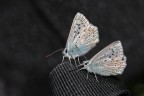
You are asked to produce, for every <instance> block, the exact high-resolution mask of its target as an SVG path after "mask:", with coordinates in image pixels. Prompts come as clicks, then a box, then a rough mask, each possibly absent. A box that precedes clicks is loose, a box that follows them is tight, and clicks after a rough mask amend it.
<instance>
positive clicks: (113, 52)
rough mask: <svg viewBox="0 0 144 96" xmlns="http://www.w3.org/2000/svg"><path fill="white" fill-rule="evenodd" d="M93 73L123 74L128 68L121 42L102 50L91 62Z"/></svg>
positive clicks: (104, 74) (105, 74)
mask: <svg viewBox="0 0 144 96" xmlns="http://www.w3.org/2000/svg"><path fill="white" fill-rule="evenodd" d="M90 66H93V72H94V73H97V74H100V75H103V76H110V75H118V74H122V73H123V71H124V68H125V67H126V57H125V56H124V53H123V48H122V45H121V42H120V41H115V42H113V43H111V44H110V45H108V46H107V47H105V48H104V49H102V50H101V51H100V52H99V53H98V54H96V55H95V56H94V57H93V58H92V59H91V60H90Z"/></svg>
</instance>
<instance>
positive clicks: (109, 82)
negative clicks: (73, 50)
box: [49, 62, 130, 96]
mask: <svg viewBox="0 0 144 96" xmlns="http://www.w3.org/2000/svg"><path fill="white" fill-rule="evenodd" d="M78 69H79V68H78V67H75V66H74V65H73V64H71V63H69V62H64V63H62V64H59V65H58V66H57V67H56V68H54V69H53V70H52V71H51V73H50V76H49V77H50V85H51V93H50V94H51V96H130V93H129V91H128V90H127V89H126V88H125V86H123V83H122V82H121V81H120V80H119V79H118V78H117V77H113V76H109V77H105V76H100V75H97V78H98V81H97V80H96V78H95V76H94V74H92V73H89V74H88V78H87V71H86V70H80V71H78Z"/></svg>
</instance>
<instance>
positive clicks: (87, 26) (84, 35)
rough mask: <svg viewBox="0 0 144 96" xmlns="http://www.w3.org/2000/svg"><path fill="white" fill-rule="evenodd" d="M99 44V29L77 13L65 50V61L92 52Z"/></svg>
mask: <svg viewBox="0 0 144 96" xmlns="http://www.w3.org/2000/svg"><path fill="white" fill-rule="evenodd" d="M98 42H99V34H98V28H97V27H96V26H94V25H92V24H91V23H89V21H88V20H87V18H86V17H85V16H84V15H83V14H81V13H79V12H78V13H77V14H76V16H75V17H74V20H73V23H72V26H71V29H70V33H69V36H68V39H67V43H66V47H65V48H64V50H63V52H62V53H63V59H62V62H63V60H64V57H67V58H69V60H70V59H74V60H75V58H76V57H79V56H82V55H84V54H86V53H87V52H88V51H90V50H91V49H92V48H93V47H94V46H96V43H98ZM78 59H79V58H78Z"/></svg>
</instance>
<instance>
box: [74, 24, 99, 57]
mask: <svg viewBox="0 0 144 96" xmlns="http://www.w3.org/2000/svg"><path fill="white" fill-rule="evenodd" d="M98 42H99V34H98V28H97V27H96V26H93V25H92V24H90V25H89V26H88V27H87V28H86V29H84V30H83V33H81V34H79V35H78V36H77V38H76V39H75V41H74V43H75V46H76V47H77V49H78V50H79V51H78V53H79V56H81V55H83V54H86V53H87V52H88V51H89V50H91V49H92V48H93V47H94V46H95V45H96V43H98Z"/></svg>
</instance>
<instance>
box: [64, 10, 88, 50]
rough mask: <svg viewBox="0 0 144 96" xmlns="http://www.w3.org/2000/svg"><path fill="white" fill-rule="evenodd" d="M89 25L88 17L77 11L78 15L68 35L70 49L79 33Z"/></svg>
mask: <svg viewBox="0 0 144 96" xmlns="http://www.w3.org/2000/svg"><path fill="white" fill-rule="evenodd" d="M88 25H89V21H88V20H87V19H86V17H85V16H84V15H83V14H81V13H77V14H76V16H75V17H74V20H73V23H72V26H71V29H70V33H69V36H68V40H67V44H66V48H67V50H69V49H70V46H71V45H72V42H73V41H74V39H75V38H76V37H77V35H78V34H80V33H81V32H83V31H82V29H85V28H86V27H87V26H88Z"/></svg>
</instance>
